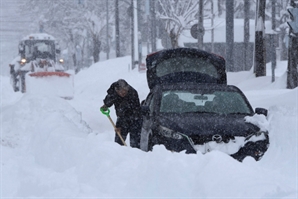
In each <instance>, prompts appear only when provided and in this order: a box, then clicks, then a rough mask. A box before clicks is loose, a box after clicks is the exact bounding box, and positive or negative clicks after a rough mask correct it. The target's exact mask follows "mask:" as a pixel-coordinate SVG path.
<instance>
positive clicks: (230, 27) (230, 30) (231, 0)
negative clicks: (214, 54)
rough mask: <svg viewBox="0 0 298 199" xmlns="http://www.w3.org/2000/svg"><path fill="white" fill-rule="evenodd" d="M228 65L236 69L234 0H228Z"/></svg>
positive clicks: (228, 67) (232, 69) (231, 68)
mask: <svg viewBox="0 0 298 199" xmlns="http://www.w3.org/2000/svg"><path fill="white" fill-rule="evenodd" d="M226 65H227V71H234V0H227V1H226Z"/></svg>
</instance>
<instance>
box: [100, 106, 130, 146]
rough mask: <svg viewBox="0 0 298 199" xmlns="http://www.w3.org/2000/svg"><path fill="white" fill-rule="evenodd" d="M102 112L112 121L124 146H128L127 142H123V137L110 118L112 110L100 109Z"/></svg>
mask: <svg viewBox="0 0 298 199" xmlns="http://www.w3.org/2000/svg"><path fill="white" fill-rule="evenodd" d="M100 111H101V113H102V114H104V115H106V116H107V117H108V119H109V120H110V122H111V124H112V125H113V127H114V129H115V131H116V133H117V135H118V136H119V138H120V140H121V141H122V143H123V145H124V146H127V145H126V143H125V141H124V140H123V138H122V136H121V133H120V132H119V131H118V130H117V127H116V125H115V123H114V122H113V120H112V118H111V117H110V109H107V110H103V108H100Z"/></svg>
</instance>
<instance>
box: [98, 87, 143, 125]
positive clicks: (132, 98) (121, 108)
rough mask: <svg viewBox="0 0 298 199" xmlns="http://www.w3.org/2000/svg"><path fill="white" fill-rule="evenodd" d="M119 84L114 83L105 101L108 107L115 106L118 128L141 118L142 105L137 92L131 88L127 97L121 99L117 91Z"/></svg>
mask: <svg viewBox="0 0 298 199" xmlns="http://www.w3.org/2000/svg"><path fill="white" fill-rule="evenodd" d="M117 84H118V83H117V82H114V83H113V84H112V85H111V86H110V88H109V89H108V90H107V93H108V94H107V95H106V97H105V99H104V100H103V102H104V104H105V105H106V106H107V107H111V106H112V105H114V106H115V110H116V115H117V117H118V118H117V122H116V127H122V126H123V125H125V124H127V123H130V121H132V120H137V119H139V118H141V105H140V101H139V96H138V93H137V91H136V90H135V89H134V88H133V87H131V86H130V85H128V86H129V89H128V92H127V94H126V96H124V97H121V96H119V95H118V94H117V92H116V91H115V87H116V86H117Z"/></svg>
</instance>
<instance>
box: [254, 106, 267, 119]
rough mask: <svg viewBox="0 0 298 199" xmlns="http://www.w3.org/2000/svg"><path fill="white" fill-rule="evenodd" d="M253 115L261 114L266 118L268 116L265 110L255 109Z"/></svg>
mask: <svg viewBox="0 0 298 199" xmlns="http://www.w3.org/2000/svg"><path fill="white" fill-rule="evenodd" d="M255 113H256V114H263V115H265V116H266V117H267V115H268V110H267V109H265V108H256V109H255Z"/></svg>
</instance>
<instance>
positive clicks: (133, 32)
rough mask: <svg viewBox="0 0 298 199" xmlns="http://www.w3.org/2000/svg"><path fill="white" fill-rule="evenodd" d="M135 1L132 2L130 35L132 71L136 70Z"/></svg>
mask: <svg viewBox="0 0 298 199" xmlns="http://www.w3.org/2000/svg"><path fill="white" fill-rule="evenodd" d="M133 6H134V0H130V7H131V24H130V27H131V28H130V35H131V69H134V68H135V42H134V41H135V26H134V18H135V16H134V7H133Z"/></svg>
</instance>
